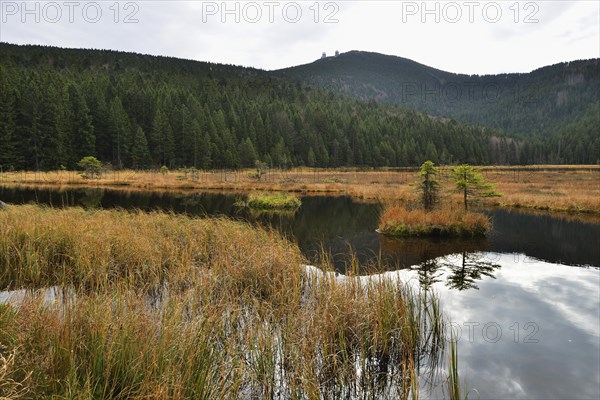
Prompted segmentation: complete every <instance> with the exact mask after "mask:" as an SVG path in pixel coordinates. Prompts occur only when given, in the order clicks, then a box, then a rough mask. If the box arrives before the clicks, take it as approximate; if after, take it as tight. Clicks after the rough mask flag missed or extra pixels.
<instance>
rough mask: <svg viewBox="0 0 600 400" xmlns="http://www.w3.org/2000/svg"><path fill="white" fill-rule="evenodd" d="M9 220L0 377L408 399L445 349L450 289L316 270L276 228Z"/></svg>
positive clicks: (122, 387)
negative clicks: (443, 299)
mask: <svg viewBox="0 0 600 400" xmlns="http://www.w3.org/2000/svg"><path fill="white" fill-rule="evenodd" d="M0 231H1V232H2V236H0V283H1V285H2V286H1V289H5V288H7V287H11V288H22V289H26V290H22V291H21V292H19V295H18V296H17V297H15V299H14V300H13V301H10V302H8V303H6V304H2V303H0V349H2V351H3V354H14V355H15V356H14V357H13V358H11V360H10V361H11V363H12V364H11V366H10V368H6V369H5V372H4V373H3V372H2V370H1V368H0V390H2V389H1V388H4V387H6V388H9V390H13V392H14V393H17V392H16V391H22V392H20V393H25V391H26V392H27V393H28V394H27V395H28V396H30V397H32V398H47V397H58V398H102V399H105V398H114V399H142V398H145V399H147V398H159V399H160V398H164V399H167V398H169V399H183V398H194V399H215V398H216V399H220V398H334V397H338V398H341V397H343V398H346V395H348V396H350V397H356V398H359V397H360V398H362V397H375V396H380V397H381V398H407V397H409V395H411V394H416V393H415V390H416V389H415V388H416V387H417V386H418V385H417V384H416V379H417V378H416V376H417V371H416V370H415V365H418V364H419V362H422V361H423V359H428V360H429V361H430V362H431V361H432V360H436V359H437V358H438V356H439V354H438V353H437V351H438V350H439V347H440V341H439V338H440V334H441V331H442V328H441V327H442V325H443V323H442V320H441V318H440V316H439V311H438V309H439V308H438V305H437V300H435V299H432V298H431V296H428V297H427V298H424V297H423V296H420V295H419V294H416V293H413V292H411V291H410V289H408V288H407V287H406V286H404V285H403V284H402V283H401V282H398V281H395V280H392V279H391V278H390V279H382V280H378V281H369V282H367V281H363V280H360V279H354V278H352V277H350V278H348V279H346V280H345V281H344V282H339V281H337V280H336V279H335V278H334V277H333V275H329V274H324V275H316V274H314V273H308V272H305V271H304V270H303V269H302V268H301V264H302V263H304V262H305V261H304V259H303V258H302V256H301V254H300V251H299V250H298V248H297V246H295V245H293V244H292V243H290V242H288V241H286V240H284V239H283V238H281V237H280V236H278V235H277V234H276V233H274V232H272V231H266V230H263V229H258V228H253V227H251V226H249V225H246V224H242V223H238V222H232V221H228V220H222V219H195V218H189V217H184V216H176V215H172V214H164V213H149V214H145V213H140V212H133V213H129V212H124V211H115V210H113V211H92V212H88V211H84V210H81V209H76V208H71V209H62V210H56V209H51V208H43V207H36V206H9V207H8V208H6V209H4V210H1V211H0ZM49 286H52V287H53V288H54V289H53V291H52V292H49V291H48V290H44V289H41V288H43V287H49ZM52 293H54V294H53V295H51V294H52ZM49 296H50V297H49ZM424 326H427V327H428V331H425V330H424V329H423V327H424ZM432 331H433V332H435V333H436V334H431V332H432ZM418 357H423V359H420V358H418ZM0 366H1V365H0ZM0 395H2V393H0Z"/></svg>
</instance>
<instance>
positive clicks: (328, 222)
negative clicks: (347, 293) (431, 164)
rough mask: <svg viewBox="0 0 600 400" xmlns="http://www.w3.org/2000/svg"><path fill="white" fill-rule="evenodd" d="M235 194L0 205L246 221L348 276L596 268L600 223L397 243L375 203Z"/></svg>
mask: <svg viewBox="0 0 600 400" xmlns="http://www.w3.org/2000/svg"><path fill="white" fill-rule="evenodd" d="M239 196H241V195H239V194H237V195H233V194H224V193H215V192H210V193H207V192H202V193H183V192H135V191H125V190H109V189H69V190H63V191H59V190H51V189H31V188H29V189H26V188H8V187H1V186H0V199H2V200H4V201H5V202H7V203H14V204H22V203H28V202H36V203H41V204H49V205H53V206H61V207H62V206H72V205H76V206H83V207H86V208H96V207H102V208H114V207H119V208H124V209H141V210H144V211H150V210H166V211H171V212H175V213H185V214H188V215H192V216H227V217H229V218H236V219H242V220H247V221H251V222H252V223H258V224H261V225H264V226H268V227H273V228H275V229H277V230H279V231H280V232H281V233H282V234H283V235H284V236H286V237H288V238H289V239H290V240H293V241H295V242H297V243H298V245H299V247H300V250H301V251H302V252H303V253H304V255H305V256H306V257H307V258H308V259H309V261H310V262H312V263H316V262H317V261H318V258H319V257H318V255H319V253H320V251H321V250H322V249H325V250H326V251H328V252H329V253H330V254H331V255H332V260H333V262H334V264H335V268H336V270H337V271H338V272H344V271H345V270H346V268H347V265H348V263H349V262H350V261H351V258H352V257H356V258H357V259H358V261H360V262H361V263H362V264H363V265H368V266H369V268H368V269H367V270H365V271H363V272H364V273H372V272H380V271H383V270H395V269H399V268H410V267H411V266H413V265H418V264H422V263H424V262H426V261H428V260H432V259H436V258H438V257H441V256H445V255H448V254H457V253H462V252H466V253H472V252H478V251H490V252H497V253H523V254H527V255H528V256H531V257H535V258H538V259H540V260H546V261H549V262H554V263H561V264H565V265H596V266H597V265H600V224H593V223H584V222H581V221H569V220H565V219H561V218H556V217H553V216H550V215H536V214H531V213H523V212H512V211H507V210H501V209H496V210H491V211H486V212H487V213H488V214H489V215H490V217H491V218H492V220H493V225H494V231H493V232H492V234H491V235H490V236H489V237H488V238H487V239H483V240H454V241H453V240H443V239H434V240H430V239H402V240H395V239H390V238H387V237H383V236H381V235H379V234H377V233H376V232H375V229H376V228H377V221H378V217H379V213H380V211H381V207H380V205H378V204H373V203H360V202H356V201H354V200H353V199H352V198H350V197H344V196H338V197H333V196H328V197H325V196H323V197H304V198H302V207H301V208H300V209H299V210H298V212H297V213H295V214H290V213H257V212H255V211H252V210H248V209H240V208H239V207H235V203H236V201H237V200H238V197H239ZM349 249H352V253H353V254H352V255H349Z"/></svg>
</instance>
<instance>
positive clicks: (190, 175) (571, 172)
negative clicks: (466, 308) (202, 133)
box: [0, 165, 600, 214]
mask: <svg viewBox="0 0 600 400" xmlns="http://www.w3.org/2000/svg"><path fill="white" fill-rule="evenodd" d="M451 168H452V167H451V166H439V168H438V169H439V171H440V174H439V176H438V179H439V180H440V183H441V186H442V189H444V190H445V191H447V190H448V189H451V188H452V182H451V173H450V171H451ZM250 172H253V170H238V171H226V170H208V171H193V172H189V171H186V170H182V171H170V172H167V173H160V172H158V171H111V172H106V173H104V174H103V175H102V176H101V178H100V179H84V178H83V177H81V175H80V174H79V173H78V172H76V171H52V172H4V173H0V184H4V185H52V186H85V187H114V188H124V187H127V188H129V189H138V190H236V191H253V190H262V191H275V192H288V193H293V192H296V193H300V192H301V193H306V194H314V195H319V194H347V195H351V196H355V197H358V198H362V199H383V200H402V201H410V200H412V199H414V198H415V197H416V194H415V190H414V187H413V186H412V184H413V183H414V182H416V181H417V179H418V168H395V169H385V168H382V169H378V170H369V169H367V170H361V169H351V168H347V169H342V168H340V169H310V168H297V169H292V170H276V169H275V170H269V171H268V172H267V173H266V174H265V175H264V176H263V177H262V178H261V180H257V179H255V178H252V177H251V175H252V174H251V173H250ZM482 172H483V174H484V176H485V179H486V181H488V182H492V183H495V184H496V189H497V190H498V191H499V192H500V193H502V194H503V197H501V198H495V199H486V200H483V201H482V202H483V203H484V204H486V205H497V206H503V207H515V208H528V209H538V210H544V211H559V212H570V213H592V214H600V167H599V166H598V165H587V166H586V165H577V166H575V165H572V166H568V165H536V166H514V167H506V166H503V167H490V166H488V167H482ZM451 200H452V201H453V202H454V203H457V204H458V203H459V202H460V195H458V194H457V195H455V196H453V197H452V198H451Z"/></svg>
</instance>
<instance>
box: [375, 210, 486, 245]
mask: <svg viewBox="0 0 600 400" xmlns="http://www.w3.org/2000/svg"><path fill="white" fill-rule="evenodd" d="M490 228H491V223H490V220H489V218H488V217H487V216H485V215H484V214H481V213H476V212H465V211H464V210H462V209H461V208H460V207H454V208H451V207H444V208H440V209H435V210H432V211H425V210H423V209H422V208H408V207H406V206H405V205H404V204H398V203H388V204H386V205H385V207H384V209H383V211H382V213H381V216H380V219H379V231H380V232H381V233H383V234H386V235H389V236H452V237H468V236H484V235H485V234H486V232H487V231H489V229H490Z"/></svg>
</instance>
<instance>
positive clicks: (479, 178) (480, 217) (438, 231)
mask: <svg viewBox="0 0 600 400" xmlns="http://www.w3.org/2000/svg"><path fill="white" fill-rule="evenodd" d="M437 174H438V170H437V168H435V166H434V164H433V162H431V161H426V162H425V163H423V165H422V166H421V171H420V173H419V175H420V178H421V180H420V182H419V184H418V188H419V192H420V195H421V205H420V207H417V206H412V207H411V206H410V205H408V206H407V205H404V204H400V203H390V204H388V205H386V206H385V208H384V210H383V213H382V214H381V217H380V219H379V228H378V230H377V231H378V232H379V233H382V234H384V235H388V236H394V237H409V236H416V237H425V236H441V237H481V236H485V235H486V234H487V232H488V231H489V230H490V229H491V226H492V224H491V222H490V219H489V218H488V217H487V216H486V215H484V214H482V213H477V212H472V211H469V209H468V205H469V198H470V197H473V196H482V197H490V196H499V194H498V193H497V192H496V191H495V190H494V187H493V185H492V184H489V183H485V182H484V181H483V175H482V174H481V173H480V172H479V171H478V170H477V169H476V168H474V167H471V166H470V165H466V164H465V165H460V166H457V167H455V168H454V169H453V170H452V181H453V183H454V184H455V191H457V192H460V193H461V194H462V195H463V204H464V209H463V207H459V206H456V205H445V206H440V204H439V198H440V196H439V182H438V180H437V179H436V175H437Z"/></svg>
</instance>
